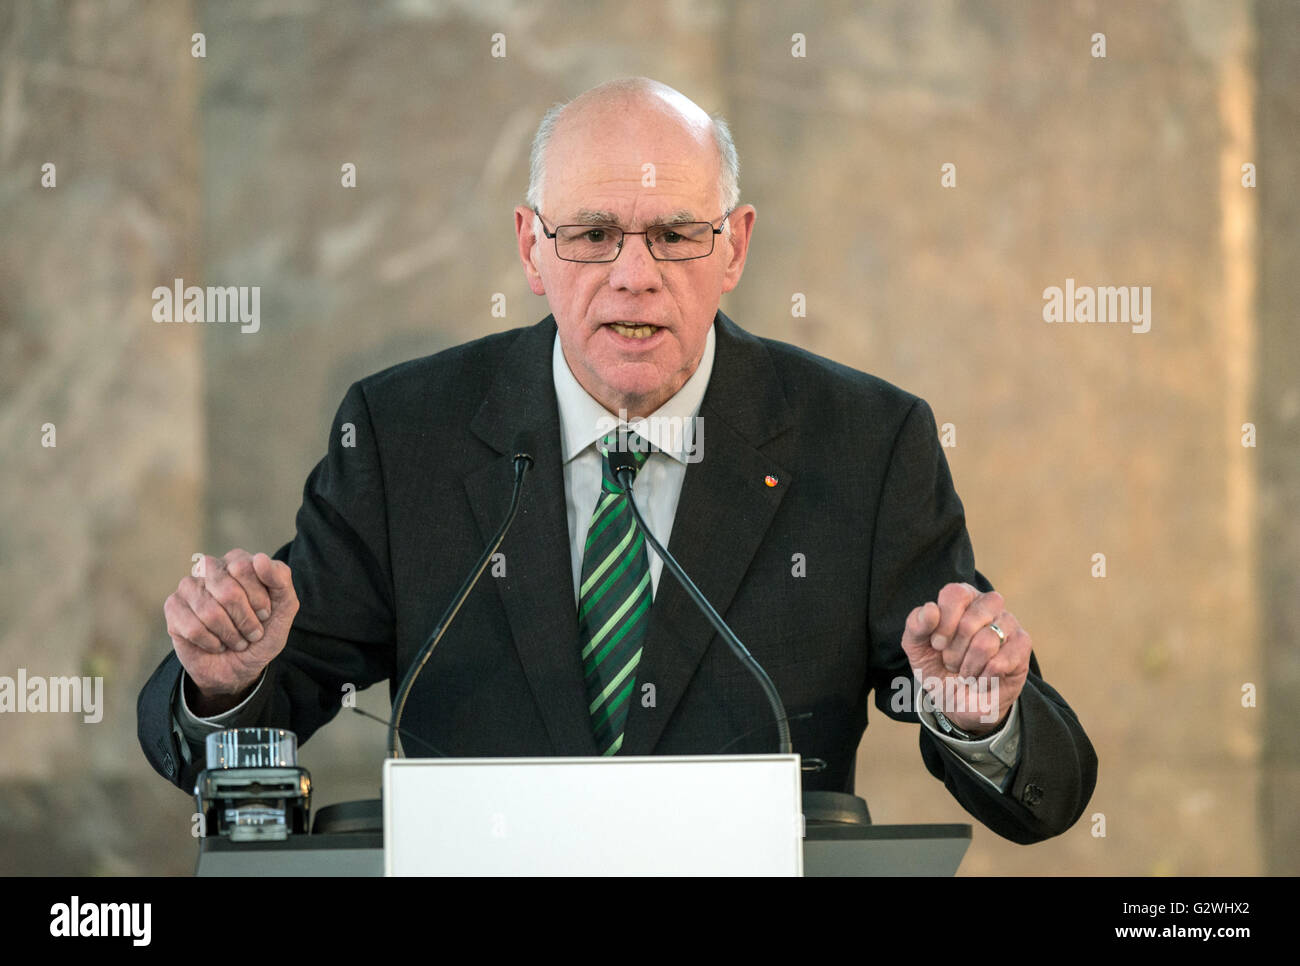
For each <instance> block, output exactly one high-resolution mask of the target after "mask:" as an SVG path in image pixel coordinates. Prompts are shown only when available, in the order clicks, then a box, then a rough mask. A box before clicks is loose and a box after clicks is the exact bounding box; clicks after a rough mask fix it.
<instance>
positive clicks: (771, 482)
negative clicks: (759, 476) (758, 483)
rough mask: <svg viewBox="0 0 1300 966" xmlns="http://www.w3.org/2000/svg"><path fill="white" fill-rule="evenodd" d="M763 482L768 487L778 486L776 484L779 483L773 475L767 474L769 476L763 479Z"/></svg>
mask: <svg viewBox="0 0 1300 966" xmlns="http://www.w3.org/2000/svg"><path fill="white" fill-rule="evenodd" d="M763 482H764V483H766V484H767V485H768V486H776V484H777V483H778V482H779V481H778V480H777V478H776V477H775V476H773V475H772V474H771V473H769V474H767V476H765V477H763Z"/></svg>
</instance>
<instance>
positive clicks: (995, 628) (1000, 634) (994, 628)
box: [989, 623, 1007, 644]
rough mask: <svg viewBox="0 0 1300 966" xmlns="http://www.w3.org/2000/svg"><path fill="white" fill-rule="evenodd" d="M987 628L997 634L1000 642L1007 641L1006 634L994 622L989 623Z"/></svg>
mask: <svg viewBox="0 0 1300 966" xmlns="http://www.w3.org/2000/svg"><path fill="white" fill-rule="evenodd" d="M989 630H991V631H992V632H993V633H994V634H996V635H997V636H998V640H999V641H1000V642H1001V643H1003V644H1005V643H1006V642H1007V635H1006V634H1004V633H1003V632H1002V628H1000V627H998V625H997V624H996V623H993V624H990V625H989Z"/></svg>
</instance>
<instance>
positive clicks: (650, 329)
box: [605, 322, 661, 339]
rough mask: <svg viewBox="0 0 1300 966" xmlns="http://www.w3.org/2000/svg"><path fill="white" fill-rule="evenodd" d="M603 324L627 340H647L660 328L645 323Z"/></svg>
mask: <svg viewBox="0 0 1300 966" xmlns="http://www.w3.org/2000/svg"><path fill="white" fill-rule="evenodd" d="M605 324H606V325H607V326H609V327H610V328H611V329H613V330H614V331H615V332H617V333H618V334H619V335H621V336H623V337H624V338H628V339H648V338H650V337H651V336H652V335H654V334H655V333H656V332H658V331H659V329H660V328H661V327H660V326H657V325H649V324H648V323H645V322H606V323H605Z"/></svg>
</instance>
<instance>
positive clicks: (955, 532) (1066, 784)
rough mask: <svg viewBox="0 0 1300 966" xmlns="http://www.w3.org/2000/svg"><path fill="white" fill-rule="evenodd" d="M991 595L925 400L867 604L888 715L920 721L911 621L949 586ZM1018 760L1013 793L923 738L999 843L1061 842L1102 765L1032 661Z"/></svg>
mask: <svg viewBox="0 0 1300 966" xmlns="http://www.w3.org/2000/svg"><path fill="white" fill-rule="evenodd" d="M961 581H965V582H967V583H969V584H971V585H973V586H975V587H977V588H979V589H980V590H981V591H988V590H991V589H992V585H991V584H990V583H989V581H988V580H987V579H986V578H985V577H984V575H983V574H981V573H980V572H979V571H978V570H976V569H975V556H974V551H973V550H972V548H971V543H970V537H969V535H968V534H967V532H966V517H965V511H964V510H963V508H962V504H961V500H960V499H959V498H958V496H957V493H956V491H955V490H954V488H953V483H952V476H951V474H950V472H949V470H948V462H947V460H946V459H945V458H944V455H943V448H942V446H941V445H940V443H939V439H938V433H937V430H936V427H935V422H934V416H933V414H932V413H931V411H930V407H929V406H928V405H927V404H926V403H925V401H924V400H921V399H917V400H915V402H914V403H913V404H912V406H911V409H910V410H909V411H908V413H907V415H906V417H905V418H904V420H903V423H902V426H901V428H900V430H899V432H898V435H897V438H896V439H895V441H894V449H893V453H892V455H891V457H890V462H889V467H888V469H887V471H886V478H885V483H884V487H883V490H882V494H881V501H880V505H879V507H878V510H877V519H876V527H875V545H874V548H873V558H872V568H871V586H870V592H869V593H870V599H869V615H870V633H871V642H872V661H871V674H872V678H873V680H872V686H873V687H874V688H875V690H876V706H877V707H878V708H879V710H880V711H882V712H883V713H885V714H887V715H889V716H890V717H892V718H895V719H897V720H901V721H917V720H918V719H917V716H916V714H915V713H914V711H913V710H912V708H911V704H910V702H900V701H899V700H898V698H899V695H900V693H901V692H900V687H899V681H900V679H906V680H909V681H910V680H911V679H912V676H913V675H912V670H911V667H910V665H909V664H908V661H907V657H906V655H905V654H904V653H903V649H902V645H901V641H902V637H903V626H904V623H905V622H906V620H907V615H908V614H909V613H910V612H911V610H912V609H913V608H914V607H917V606H919V605H920V604H922V603H924V602H925V601H927V600H934V599H935V597H936V596H937V594H938V593H939V590H940V589H941V588H942V587H943V586H944V585H945V584H947V583H951V582H961ZM1020 716H1021V719H1020V720H1021V743H1020V758H1019V762H1018V764H1017V766H1016V768H1015V772H1014V774H1013V775H1012V777H1011V781H1010V782H1009V784H1008V785H1007V789H1006V791H1005V792H1001V793H999V792H998V791H997V790H996V789H994V788H992V787H991V786H990V785H989V784H988V783H987V782H985V781H983V780H982V779H981V778H979V777H978V776H977V775H975V774H974V773H973V772H972V771H971V770H970V768H969V767H968V766H967V765H966V764H964V763H963V762H962V761H961V760H960V758H958V757H957V756H956V755H955V754H954V753H953V752H952V750H951V749H949V748H948V747H947V746H946V745H945V744H944V743H943V742H941V741H938V740H937V739H936V738H935V737H934V736H933V735H932V734H930V732H929V731H927V730H926V729H924V728H921V729H920V746H921V757H922V760H923V761H924V762H925V766H926V768H927V769H929V771H930V773H931V774H932V775H934V776H935V777H936V778H938V779H939V780H941V781H942V782H943V783H944V786H945V787H946V788H947V789H948V791H949V792H951V793H952V795H953V797H954V798H956V799H957V801H958V802H960V803H961V805H962V807H963V808H965V809H966V811H967V812H969V813H970V814H971V815H972V816H974V817H975V818H977V819H978V820H979V821H980V822H982V823H983V824H984V825H986V826H988V827H989V828H990V829H992V830H993V831H995V832H997V833H998V834H999V835H1001V836H1003V837H1005V838H1008V839H1010V840H1011V841H1013V842H1019V843H1022V844H1027V843H1030V842H1037V841H1041V840H1042V839H1045V838H1049V837H1051V836H1053V835H1059V834H1060V833H1061V832H1064V831H1065V830H1066V829H1067V828H1069V827H1070V826H1071V825H1073V824H1074V823H1075V821H1076V820H1077V819H1078V818H1079V816H1080V815H1081V814H1082V813H1083V810H1084V808H1085V807H1087V804H1088V800H1089V798H1090V797H1091V795H1092V791H1093V788H1094V786H1095V785H1096V780H1097V757H1096V754H1095V753H1094V751H1093V748H1092V744H1091V743H1090V742H1089V740H1088V736H1087V735H1086V734H1085V733H1084V730H1083V727H1082V726H1081V725H1080V724H1079V720H1078V718H1077V717H1076V715H1075V714H1074V712H1073V711H1072V710H1071V709H1070V706H1069V705H1068V704H1067V703H1066V702H1065V699H1064V698H1062V697H1061V695H1060V694H1058V693H1057V692H1056V691H1055V690H1054V689H1053V688H1052V687H1050V686H1049V685H1048V684H1047V683H1046V682H1045V681H1044V680H1043V678H1042V676H1041V674H1040V672H1039V667H1038V660H1037V658H1036V657H1035V656H1033V655H1031V656H1030V669H1029V676H1028V678H1027V679H1026V681H1025V686H1024V689H1023V690H1022V692H1021V695H1020Z"/></svg>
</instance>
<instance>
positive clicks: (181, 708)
mask: <svg viewBox="0 0 1300 966" xmlns="http://www.w3.org/2000/svg"><path fill="white" fill-rule="evenodd" d="M188 678H189V675H188V674H187V673H186V672H184V671H182V672H181V679H180V683H179V684H177V685H176V697H175V698H174V699H173V701H172V730H173V731H174V732H175V733H176V735H177V737H179V738H180V739H181V741H180V746H181V754H182V755H184V756H185V760H186V761H190V760H191V759H190V757H189V745H190V742H194V743H196V744H199V745H201V744H203V742H204V741H206V740H207V737H208V735H210V734H212V733H213V732H215V731H223V730H225V729H226V728H238V727H240V726H241V725H242V724H247V721H244V720H242V719H243V718H244V717H245V712H246V710H247V708H248V703H249V702H250V701H252V700H253V697H254V696H255V695H256V694H257V692H258V691H260V690H262V682H263V681H265V680H266V671H265V670H263V671H262V675H261V677H259V678H258V679H257V685H256V686H255V687H254V688H253V690H252V691H250V692H249V693H248V697H246V698H245V699H244V700H243V701H240V702H239V704H237V705H235V706H234V707H233V708H231V709H230V710H229V711H223V712H221V714H214V715H212V716H211V717H210V718H200V717H198V716H197V715H196V714H194V712H192V711H191V710H190V706H189V704H188V703H186V701H185V682H186V680H187V679H188ZM187 739H188V740H187Z"/></svg>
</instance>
